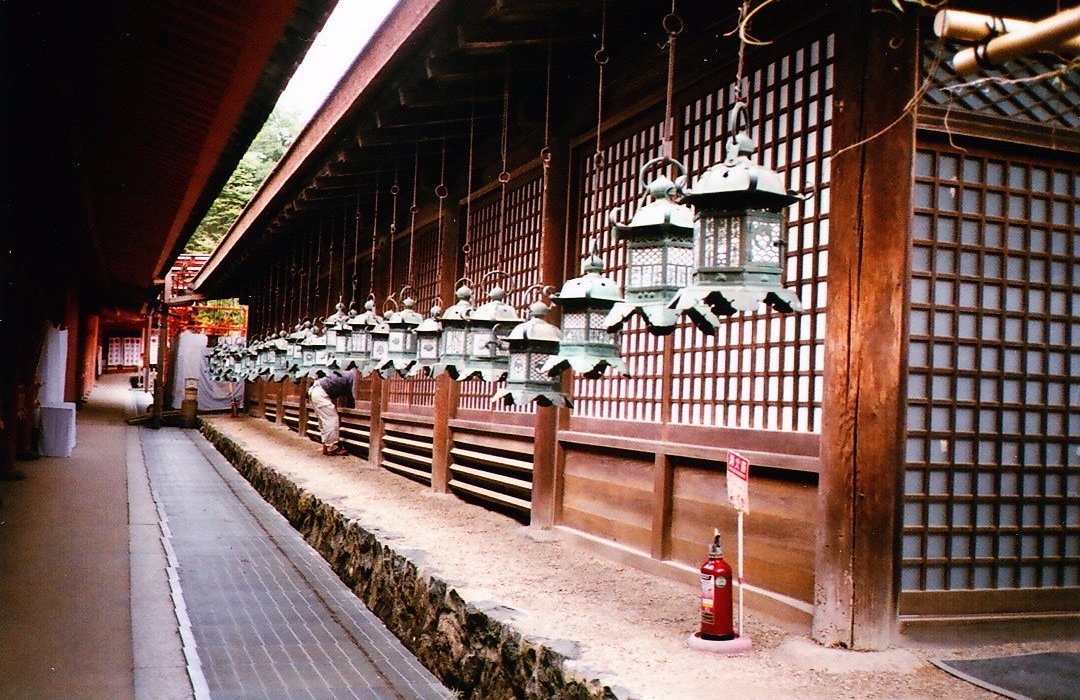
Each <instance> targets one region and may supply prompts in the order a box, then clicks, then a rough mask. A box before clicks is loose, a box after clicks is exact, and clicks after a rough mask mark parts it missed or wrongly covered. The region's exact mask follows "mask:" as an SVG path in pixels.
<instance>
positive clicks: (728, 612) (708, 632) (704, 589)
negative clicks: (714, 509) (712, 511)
mask: <svg viewBox="0 0 1080 700" xmlns="http://www.w3.org/2000/svg"><path fill="white" fill-rule="evenodd" d="M731 620H732V601H731V566H729V565H728V563H727V562H726V561H724V550H723V548H721V546H720V531H719V530H714V531H713V542H712V546H711V547H709V558H708V559H706V560H705V563H704V564H702V565H701V638H702V639H708V640H714V641H726V640H729V639H734V638H735V629H734V627H733V626H732V622H731Z"/></svg>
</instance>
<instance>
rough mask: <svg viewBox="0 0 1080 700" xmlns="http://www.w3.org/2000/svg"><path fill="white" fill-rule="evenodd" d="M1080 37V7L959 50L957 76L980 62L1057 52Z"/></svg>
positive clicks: (956, 65) (957, 54)
mask: <svg viewBox="0 0 1080 700" xmlns="http://www.w3.org/2000/svg"><path fill="white" fill-rule="evenodd" d="M935 24H936V21H935ZM1078 34H1080V7H1074V8H1072V9H1071V10H1063V11H1061V12H1058V13H1057V14H1055V15H1051V16H1050V17H1047V18H1046V19H1044V20H1041V21H1039V22H1035V23H1034V24H1032V25H1031V26H1029V27H1027V28H1025V29H1018V30H1016V31H1013V32H1009V33H1008V34H1002V35H1001V36H998V37H995V38H993V39H991V40H990V41H988V42H987V43H986V44H985V45H983V46H979V47H973V48H970V49H964V50H962V51H958V52H957V53H956V55H955V56H954V57H953V61H952V63H953V68H955V69H956V72H957V73H971V72H974V71H975V70H977V69H978V68H979V62H980V60H982V61H984V62H989V63H991V64H995V65H997V64H1001V63H1004V62H1005V61H1009V60H1012V59H1014V58H1019V57H1020V56H1024V55H1027V54H1030V53H1036V52H1038V51H1056V50H1058V48H1059V47H1060V46H1061V45H1062V44H1063V43H1065V42H1067V41H1069V40H1071V39H1073V38H1075V37H1076V36H1077V35H1078ZM976 52H978V54H979V55H978V56H976Z"/></svg>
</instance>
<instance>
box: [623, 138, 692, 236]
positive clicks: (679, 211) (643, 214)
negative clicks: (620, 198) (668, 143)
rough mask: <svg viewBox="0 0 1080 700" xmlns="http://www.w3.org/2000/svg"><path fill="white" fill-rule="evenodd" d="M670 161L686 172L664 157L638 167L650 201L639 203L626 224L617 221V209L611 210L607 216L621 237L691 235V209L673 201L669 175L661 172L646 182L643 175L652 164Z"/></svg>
mask: <svg viewBox="0 0 1080 700" xmlns="http://www.w3.org/2000/svg"><path fill="white" fill-rule="evenodd" d="M669 163H670V164H673V165H675V166H677V167H678V168H679V171H680V172H682V173H683V174H684V175H685V173H686V168H685V167H684V166H683V164H682V163H680V162H679V161H677V160H673V159H671V158H666V157H660V158H655V159H653V160H651V161H649V162H648V163H646V164H645V165H643V166H642V167H641V174H640V176H639V177H640V179H641V185H642V187H644V188H645V191H646V192H648V193H649V195H650V196H651V197H652V198H653V201H651V202H649V203H648V204H646V205H644V206H642V207H639V208H638V210H637V211H636V212H634V216H633V218H631V219H630V223H628V224H624V223H620V222H618V221H616V220H615V215H616V214H617V212H618V210H614V211H612V212H611V214H609V215H608V219H609V220H610V221H611V224H612V229H613V230H614V232H615V236H616V238H618V239H620V240H623V239H625V238H628V237H631V236H635V235H638V236H650V237H651V236H660V235H674V236H677V237H680V238H691V237H692V236H693V235H694V212H693V210H692V209H690V207H688V206H685V205H683V204H678V203H676V202H675V201H674V197H675V195H676V194H677V193H678V186H677V185H676V184H675V183H674V182H673V181H672V180H671V178H669V177H668V176H667V175H665V174H664V173H662V172H660V173H658V174H657V176H656V177H654V178H653V179H652V181H651V182H648V183H647V182H645V175H646V174H647V173H648V172H649V170H651V169H652V168H653V167H654V166H657V165H667V164H669ZM680 179H681V178H680Z"/></svg>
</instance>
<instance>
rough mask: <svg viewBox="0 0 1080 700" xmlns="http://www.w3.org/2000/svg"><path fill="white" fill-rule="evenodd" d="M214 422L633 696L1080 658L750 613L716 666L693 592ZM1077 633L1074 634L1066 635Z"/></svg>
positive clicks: (944, 692)
mask: <svg viewBox="0 0 1080 700" xmlns="http://www.w3.org/2000/svg"><path fill="white" fill-rule="evenodd" d="M208 420H210V421H212V422H213V424H214V426H215V427H216V428H217V429H218V430H220V431H222V432H223V433H225V434H226V435H228V436H229V437H231V438H232V439H233V440H234V441H235V442H236V443H237V444H239V445H241V446H243V447H244V448H245V449H246V450H247V451H249V452H252V453H254V454H255V455H256V456H257V457H258V458H259V459H260V460H261V461H263V462H264V463H265V464H268V465H274V466H275V467H276V468H277V469H278V470H279V471H280V472H281V473H282V474H285V475H287V476H288V477H289V478H290V479H292V480H293V481H295V482H296V483H297V484H298V485H301V486H302V487H304V488H305V489H307V490H309V491H311V492H312V493H314V494H316V495H317V496H318V497H319V498H320V499H322V500H324V501H325V502H327V503H330V504H332V505H334V506H335V507H336V508H338V509H339V510H340V511H342V512H343V513H344V514H345V515H347V516H348V517H352V518H356V519H357V520H359V521H360V522H361V523H363V524H364V525H365V526H366V527H370V526H377V527H378V528H379V529H381V530H382V531H383V532H384V533H387V536H390V537H395V538H397V539H395V540H394V541H393V542H392V546H394V548H395V549H420V550H423V551H424V552H425V553H426V556H425V561H426V566H427V567H428V568H430V569H433V570H434V571H435V572H436V575H438V576H440V577H441V578H443V579H444V580H447V581H450V582H453V583H454V584H455V585H456V587H457V588H458V590H459V591H460V593H461V595H462V597H463V598H465V599H468V600H474V601H494V602H496V603H498V604H501V605H502V606H505V607H506V608H508V609H509V610H510V612H509V613H508V614H509V615H510V616H511V617H512V618H513V624H514V626H515V627H516V628H517V629H519V630H520V631H521V632H522V633H524V634H526V635H530V636H535V637H544V638H548V639H553V640H566V641H565V642H563V644H565V646H566V647H567V648H574V647H575V645H576V648H577V649H578V650H579V651H580V657H579V659H578V660H577V661H575V662H574V663H575V664H576V665H577V666H579V667H580V668H581V669H582V672H583V673H584V674H586V675H591V676H593V677H598V678H600V679H602V680H603V681H604V682H605V683H607V684H609V685H612V686H618V687H622V688H625V689H628V690H629V691H630V693H629V694H630V696H632V697H634V698H639V699H640V700H672V699H673V698H694V699H695V700H702V699H708V698H730V697H739V698H935V699H937V698H949V699H950V700H952V699H960V698H973V699H976V698H995V697H999V696H997V695H995V694H993V693H990V692H988V691H985V690H982V689H980V688H977V687H975V686H973V685H971V684H969V683H967V682H965V681H961V680H959V679H956V678H954V677H952V676H950V675H949V674H947V673H945V672H944V671H941V670H940V669H938V668H936V667H934V666H932V665H931V664H930V663H929V662H928V659H930V658H979V657H985V656H995V655H1003V654H1015V653H1032V652H1036V651H1049V650H1056V651H1077V652H1080V639H1076V638H1075V637H1074V638H1073V639H1070V640H1066V641H1055V642H1027V643H1025V642H1017V643H1010V644H993V645H986V644H984V645H974V644H971V643H957V644H952V645H945V644H934V645H932V644H925V643H924V644H915V643H908V644H905V645H904V646H903V647H902V648H895V649H891V650H888V651H885V652H875V653H860V652H851V651H843V650H835V649H824V648H822V647H819V646H817V645H815V644H813V643H812V642H810V641H809V640H808V639H807V638H806V637H802V636H799V635H798V634H795V633H793V632H791V631H790V630H787V629H784V628H782V627H779V626H777V625H775V624H772V623H771V622H770V621H769V620H768V619H765V618H764V617H762V616H761V615H758V614H755V612H754V611H753V610H748V611H747V615H746V625H747V632H748V633H749V635H750V637H751V639H752V640H753V646H754V649H753V651H752V652H751V653H749V654H745V655H739V656H719V655H716V654H710V653H708V652H702V651H697V650H694V649H691V648H689V646H688V644H687V638H688V637H689V635H690V634H691V633H692V632H693V631H695V630H696V629H697V625H698V618H697V614H698V613H697V607H696V606H697V592H696V590H695V589H694V588H693V587H691V586H687V585H683V584H680V583H676V582H673V581H669V580H666V579H662V578H658V577H654V576H651V575H649V574H646V573H643V572H641V571H638V570H636V569H633V568H630V567H625V566H620V565H617V564H613V563H611V562H609V561H606V560H603V559H599V558H597V557H596V556H594V555H592V554H590V553H588V552H584V551H582V550H580V549H579V548H577V547H575V546H574V545H572V544H571V543H569V542H567V541H564V540H563V539H561V538H560V537H559V535H558V530H549V531H535V530H532V529H530V528H527V527H523V526H521V525H520V524H519V523H517V522H515V521H513V520H511V519H508V518H506V517H503V516H501V515H498V514H495V513H491V512H488V511H486V510H484V509H482V508H479V507H477V506H472V505H469V504H466V503H464V502H463V501H461V500H459V499H458V498H456V497H454V496H452V495H444V494H435V493H433V492H431V491H430V489H428V488H427V487H425V486H422V485H419V484H416V483H413V482H411V481H409V480H407V479H404V478H402V477H399V476H396V475H394V474H392V473H390V472H387V471H385V470H381V469H376V468H375V467H372V466H370V465H369V464H368V463H366V462H363V461H361V460H358V459H355V458H351V457H345V458H333V459H332V458H325V457H321V456H320V455H318V454H317V451H318V447H317V446H316V445H315V444H314V443H312V442H310V441H308V440H307V439H305V438H301V437H299V436H297V435H296V434H295V433H292V432H291V431H289V430H287V429H286V428H284V427H281V426H275V425H272V424H270V423H269V422H267V421H265V420H262V419H252V418H243V419H230V418H225V417H212V418H209V419H208ZM1074 629H1075V628H1074Z"/></svg>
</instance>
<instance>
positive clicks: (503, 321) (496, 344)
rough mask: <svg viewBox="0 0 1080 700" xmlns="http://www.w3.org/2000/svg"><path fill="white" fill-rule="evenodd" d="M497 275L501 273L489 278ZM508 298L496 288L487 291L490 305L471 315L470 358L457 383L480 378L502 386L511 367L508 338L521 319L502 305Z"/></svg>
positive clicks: (513, 309)
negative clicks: (499, 383) (501, 382)
mask: <svg viewBox="0 0 1080 700" xmlns="http://www.w3.org/2000/svg"><path fill="white" fill-rule="evenodd" d="M494 273H498V271H494V272H493V273H488V274H494ZM500 274H501V273H500ZM505 298H506V291H505V290H504V289H503V288H502V287H500V286H499V285H498V284H496V285H494V286H492V287H491V289H489V290H488V301H486V302H484V303H483V304H481V305H480V306H479V307H477V308H475V309H473V311H472V313H470V314H469V319H468V320H469V322H468V325H467V326H466V331H465V332H466V339H465V346H466V348H468V354H469V356H468V361H467V364H466V365H465V366H464V368H463V369H461V370H459V372H458V379H460V380H465V379H471V378H472V377H478V378H480V379H482V380H483V381H485V382H499V381H502V380H503V378H505V377H506V372H507V370H508V369H509V367H510V352H509V349H508V348H507V345H506V336H507V334H509V333H510V331H511V329H513V328H514V327H515V326H517V325H518V324H519V323H521V322H522V319H521V317H520V316H518V314H517V310H516V309H515V308H514V307H513V306H510V305H509V304H507V303H506V302H505V301H503V299H505Z"/></svg>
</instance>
